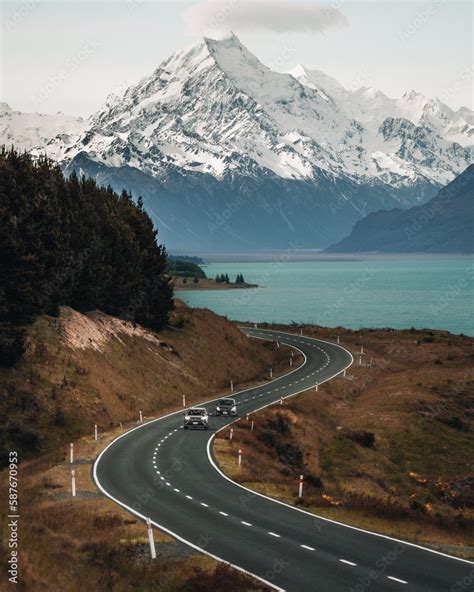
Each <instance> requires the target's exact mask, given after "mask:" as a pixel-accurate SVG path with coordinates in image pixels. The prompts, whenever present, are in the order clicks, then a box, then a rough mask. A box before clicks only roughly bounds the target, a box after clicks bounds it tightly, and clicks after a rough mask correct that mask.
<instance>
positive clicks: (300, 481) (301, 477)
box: [298, 475, 304, 497]
mask: <svg viewBox="0 0 474 592" xmlns="http://www.w3.org/2000/svg"><path fill="white" fill-rule="evenodd" d="M303 481H304V479H303V475H300V480H299V484H300V486H299V490H298V497H303Z"/></svg>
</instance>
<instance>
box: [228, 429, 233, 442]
mask: <svg viewBox="0 0 474 592" xmlns="http://www.w3.org/2000/svg"><path fill="white" fill-rule="evenodd" d="M233 437H234V428H230V435H229V440H232V438H233Z"/></svg>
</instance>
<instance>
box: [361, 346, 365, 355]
mask: <svg viewBox="0 0 474 592" xmlns="http://www.w3.org/2000/svg"><path fill="white" fill-rule="evenodd" d="M360 353H361V354H363V353H364V346H363V345H361V346H360Z"/></svg>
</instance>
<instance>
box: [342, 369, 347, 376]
mask: <svg viewBox="0 0 474 592" xmlns="http://www.w3.org/2000/svg"><path fill="white" fill-rule="evenodd" d="M342 375H343V376H344V378H345V376H346V371H345V370H344V372H343V373H342Z"/></svg>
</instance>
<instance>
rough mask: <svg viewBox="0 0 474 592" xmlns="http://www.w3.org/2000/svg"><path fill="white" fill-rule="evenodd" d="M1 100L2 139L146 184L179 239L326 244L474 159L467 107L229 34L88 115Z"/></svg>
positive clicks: (162, 222)
mask: <svg viewBox="0 0 474 592" xmlns="http://www.w3.org/2000/svg"><path fill="white" fill-rule="evenodd" d="M2 105H3V106H2V108H1V109H0V142H2V143H7V144H9V143H14V144H15V145H16V146H17V147H20V148H21V147H24V148H25V149H27V150H31V151H32V152H34V153H40V152H44V151H46V152H47V153H48V155H49V156H51V157H52V158H54V159H56V160H57V161H58V162H59V163H60V164H61V166H62V167H63V168H64V169H65V171H66V172H67V173H70V172H72V171H76V172H78V173H79V174H85V175H88V176H91V177H93V178H95V179H96V180H97V181H98V182H99V183H101V184H110V185H112V187H113V188H114V189H116V190H121V189H122V188H126V189H128V190H130V191H132V193H133V194H134V195H135V196H138V195H142V197H143V200H144V204H145V207H146V208H147V209H148V211H149V213H150V214H151V215H152V217H153V218H154V221H155V222H156V224H157V225H158V227H159V229H160V239H161V240H163V241H164V242H165V243H166V244H167V246H168V247H169V248H174V249H178V248H179V249H184V250H201V251H205V250H253V249H262V248H264V249H273V248H278V249H282V248H283V249H284V248H288V247H289V246H290V245H293V246H298V247H300V248H321V247H326V246H328V245H330V244H332V243H335V242H337V241H339V240H341V239H342V238H343V237H344V236H346V235H347V234H349V233H350V231H351V229H352V227H353V225H354V224H355V223H356V222H358V221H359V220H360V219H362V218H363V217H364V216H366V215H367V214H369V213H371V212H374V211H376V210H380V209H384V210H387V209H393V208H402V209H406V208H409V207H411V206H414V205H419V204H422V203H424V202H426V201H428V200H430V199H431V198H433V197H434V196H435V195H436V194H437V192H438V191H439V189H440V188H441V187H442V186H443V185H446V184H447V183H449V182H450V181H452V179H454V177H455V176H456V175H458V174H459V173H461V172H462V171H463V170H464V169H465V168H466V167H467V166H468V165H469V164H470V163H471V162H472V160H473V159H472V156H473V148H472V146H473V144H474V112H473V111H470V110H469V109H467V108H465V107H462V108H461V109H459V110H457V111H454V110H452V109H451V108H449V107H448V106H447V105H445V104H444V103H442V102H441V101H439V100H438V99H431V98H427V97H424V96H423V95H420V94H418V93H415V92H409V93H406V94H405V95H403V96H402V97H401V98H399V99H391V98H389V97H387V96H386V95H384V94H383V93H381V92H380V91H377V90H375V89H372V88H361V89H358V90H356V91H351V90H347V89H345V88H344V87H343V86H342V85H341V84H339V83H338V82H337V81H336V80H335V79H333V78H331V77H329V76H327V75H326V74H324V73H323V72H320V71H317V70H307V69H306V68H304V67H303V66H301V65H300V66H297V67H296V68H295V69H294V70H292V71H291V72H289V73H280V72H275V71H273V70H271V69H270V68H268V67H267V66H265V65H264V64H262V63H261V62H260V61H259V60H258V59H257V58H256V57H255V56H254V55H253V54H252V53H250V52H249V51H248V50H247V49H246V48H245V47H244V46H243V45H242V44H241V43H240V41H239V40H238V38H237V37H236V36H235V35H233V34H231V35H229V36H226V37H224V38H222V39H219V40H214V39H207V38H205V39H202V40H200V41H199V42H198V43H196V44H195V45H193V46H192V47H190V48H187V49H185V50H182V51H178V52H176V53H174V54H173V55H172V56H171V57H170V58H168V59H167V60H165V61H164V62H163V63H162V64H160V66H159V67H158V68H157V69H156V70H155V71H154V72H153V73H152V74H151V75H150V76H148V77H146V78H144V79H142V80H141V81H140V82H139V83H138V84H136V85H134V86H131V87H130V88H128V89H127V90H126V91H125V92H124V93H123V95H121V96H112V97H109V99H108V100H107V102H106V104H105V105H104V107H103V108H102V109H100V110H99V111H98V112H97V113H95V114H93V115H92V116H91V117H90V118H89V119H88V120H86V121H84V120H80V119H76V118H67V117H66V116H64V115H62V114H58V115H57V116H43V115H38V114H19V113H18V112H14V111H12V110H11V109H10V108H9V107H8V106H7V105H5V104H2ZM47 117H51V118H53V119H52V120H51V122H49V120H48V119H45V118H47ZM25 121H26V123H25ZM48 126H49V132H47V131H46V130H45V129H44V128H45V127H46V128H48ZM28 134H30V135H29V136H28Z"/></svg>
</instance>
